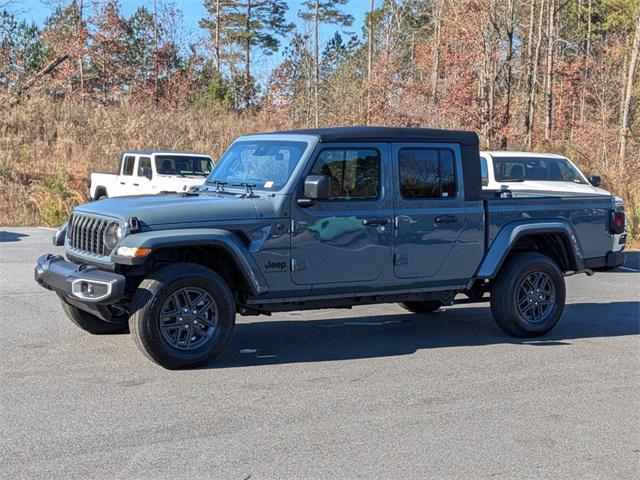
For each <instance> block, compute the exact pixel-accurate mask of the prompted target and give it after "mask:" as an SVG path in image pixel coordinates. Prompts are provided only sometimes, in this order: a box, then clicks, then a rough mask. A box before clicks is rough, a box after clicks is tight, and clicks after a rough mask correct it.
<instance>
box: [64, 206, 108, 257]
mask: <svg viewBox="0 0 640 480" xmlns="http://www.w3.org/2000/svg"><path fill="white" fill-rule="evenodd" d="M114 223H118V222H115V221H113V220H107V219H104V218H99V217H93V216H90V215H82V214H78V213H74V214H73V215H71V218H69V226H68V228H67V244H68V246H69V247H70V248H71V249H73V250H75V251H77V252H80V253H84V254H89V255H97V256H100V257H104V256H105V255H109V254H110V253H111V250H109V249H108V248H107V246H106V245H105V242H104V234H105V232H106V231H107V227H108V226H109V225H112V224H114Z"/></svg>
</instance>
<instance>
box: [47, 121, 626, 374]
mask: <svg viewBox="0 0 640 480" xmlns="http://www.w3.org/2000/svg"><path fill="white" fill-rule="evenodd" d="M481 177H482V174H481V162H480V155H479V149H478V137H477V135H476V134H475V133H473V132H461V131H449V130H434V129H414V128H374V127H349V128H346V127H345V128H334V129H311V130H293V131H285V132H274V133H267V134H258V135H247V136H242V137H239V138H238V139H236V140H235V141H234V142H233V143H232V144H231V145H230V146H229V148H228V149H227V151H226V152H225V154H224V155H223V156H222V157H221V159H220V161H219V163H218V165H217V167H216V168H215V170H213V171H212V172H211V174H210V175H209V177H208V178H207V180H206V181H205V182H204V183H203V184H202V185H201V186H198V187H194V188H191V189H189V190H187V191H183V192H180V193H174V194H167V195H160V196H152V195H146V196H139V197H127V198H110V199H106V200H104V201H101V202H95V203H89V204H86V205H81V206H78V207H77V208H76V209H74V211H73V213H72V215H71V217H70V218H69V221H68V222H67V224H66V225H65V226H63V227H62V228H61V229H60V231H59V232H58V234H57V235H56V238H55V240H54V241H55V243H56V244H57V245H64V248H65V256H66V258H65V257H63V256H60V255H52V254H45V255H43V256H41V257H40V258H39V259H38V261H37V264H36V267H35V278H36V281H37V282H38V283H40V284H41V285H42V286H44V287H45V288H48V289H50V290H53V291H54V292H56V294H57V295H58V296H59V297H60V299H61V303H62V308H63V309H64V310H65V312H66V313H67V316H68V317H69V318H70V319H71V321H73V322H74V323H75V324H76V325H78V326H79V327H81V328H83V329H84V330H86V331H89V332H91V333H114V332H122V331H131V333H132V335H133V336H134V337H135V339H136V344H137V345H138V346H139V347H140V349H141V351H142V352H143V353H144V354H145V355H146V356H147V357H149V358H150V359H152V360H153V361H155V362H157V363H159V364H160V365H162V366H164V367H167V368H183V367H189V366H193V365H197V364H200V363H203V362H206V361H209V360H210V359H212V358H214V357H215V356H216V355H218V354H219V353H220V352H221V351H222V349H223V348H224V346H225V345H226V343H227V342H228V340H229V338H230V335H231V332H232V330H233V326H234V324H235V319H236V314H237V313H239V314H241V315H269V314H271V313H272V312H278V311H287V310H307V309H317V308H337V307H342V308H350V307H352V306H355V305H363V304H372V303H392V302H397V303H400V304H401V305H402V306H403V307H404V308H405V309H406V310H408V311H410V312H412V313H417V314H428V313H430V312H433V311H435V310H438V309H440V308H444V307H446V306H449V305H453V304H455V303H457V302H459V301H460V297H463V299H464V301H466V302H486V301H489V302H490V305H491V313H492V315H493V317H494V319H495V320H496V322H497V324H498V325H499V326H500V328H502V329H503V330H504V331H505V332H507V333H508V334H510V335H514V336H520V337H535V336H539V335H544V334H545V333H546V332H548V331H550V330H551V329H552V328H553V327H554V326H555V325H556V323H557V322H558V321H559V319H560V317H561V315H562V311H563V308H564V303H565V295H566V291H565V285H564V276H566V275H571V274H575V273H587V274H589V275H591V274H592V273H593V271H594V270H596V269H599V268H605V267H609V268H613V267H616V266H618V265H621V264H622V263H623V262H624V252H622V251H621V250H616V249H615V248H614V244H615V239H616V237H615V235H616V234H619V233H621V231H622V230H623V229H624V213H623V212H620V211H618V210H616V208H615V203H614V199H613V197H612V196H610V195H609V196H607V195H594V194H585V195H583V194H580V195H575V194H574V195H566V194H564V193H562V192H560V193H548V192H547V193H545V194H544V195H539V196H523V197H518V196H509V197H504V196H502V195H501V194H500V192H483V190H482V182H481Z"/></svg>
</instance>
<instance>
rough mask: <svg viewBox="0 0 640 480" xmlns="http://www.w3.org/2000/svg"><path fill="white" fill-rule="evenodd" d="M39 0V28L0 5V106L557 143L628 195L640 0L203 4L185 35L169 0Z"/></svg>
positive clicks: (250, 0)
mask: <svg viewBox="0 0 640 480" xmlns="http://www.w3.org/2000/svg"><path fill="white" fill-rule="evenodd" d="M47 1H48V2H49V5H50V6H51V15H50V16H49V18H47V20H46V21H45V22H44V23H43V24H42V25H35V24H32V23H29V22H25V21H23V20H20V19H19V17H17V16H16V13H15V12H16V11H17V10H18V8H19V4H18V3H10V4H9V5H8V6H7V7H6V9H5V10H4V11H3V12H2V13H1V14H0V95H1V96H2V98H3V99H5V100H6V101H5V100H3V105H4V106H5V107H6V106H7V105H11V106H12V107H11V108H19V105H20V104H21V103H23V102H28V101H29V96H36V95H37V96H42V95H44V96H46V97H48V98H50V99H52V100H51V101H54V102H64V103H69V102H71V103H74V102H78V103H82V105H83V106H84V108H89V107H88V106H91V105H95V106H96V108H111V107H113V108H115V106H117V105H122V104H123V102H124V103H126V104H128V105H144V106H146V107H148V108H162V109H164V110H165V111H166V110H167V109H185V108H187V109H193V111H194V114H197V112H204V111H206V112H208V113H211V112H216V113H217V114H219V115H231V116H232V117H233V116H234V115H235V116H242V117H243V118H244V119H246V118H247V117H251V116H254V117H256V118H258V117H260V116H263V117H264V116H265V115H266V116H268V118H271V119H278V120H277V124H278V125H282V124H285V125H286V126H291V127H312V126H327V125H343V124H376V125H411V126H431V127H443V128H461V129H467V130H476V131H478V132H479V133H480V135H481V139H482V146H483V147H484V148H495V149H504V148H508V149H516V150H520V149H527V150H528V149H537V150H544V151H557V152H563V153H566V154H567V155H569V156H570V157H571V158H573V159H575V160H576V161H577V162H578V163H579V164H581V165H582V166H583V167H585V168H587V169H588V170H589V171H590V173H594V174H601V175H603V176H605V178H606V180H607V181H608V182H609V184H610V185H614V186H615V187H616V188H618V189H619V190H625V191H620V193H621V194H623V195H624V196H625V198H627V199H628V200H629V201H630V203H631V204H633V205H636V204H638V203H640V192H638V190H640V186H639V185H638V182H639V180H638V179H639V178H640V150H639V149H640V142H639V141H638V136H639V134H640V112H639V111H638V98H639V97H640V86H639V82H638V70H639V67H638V63H639V58H638V57H639V50H640V6H639V4H640V2H638V0H375V1H374V0H351V1H352V2H355V1H362V2H366V4H367V6H368V7H369V8H368V13H367V14H366V17H365V18H361V19H355V18H354V17H353V15H352V14H351V13H350V8H349V7H350V3H349V1H348V0H304V1H302V2H300V3H299V4H298V5H299V7H300V10H299V11H298V12H289V13H290V14H289V15H287V12H288V8H289V3H288V2H286V1H284V0H203V2H204V6H205V10H206V15H205V16H204V17H203V18H201V19H200V20H199V26H200V30H201V32H200V36H199V37H198V38H194V37H193V35H187V33H186V29H185V22H184V18H183V17H184V16H185V15H192V13H191V12H187V11H181V9H180V7H179V5H180V3H172V2H171V1H169V0H149V2H148V3H147V5H146V6H143V7H140V8H138V10H137V11H135V13H134V14H133V15H131V16H130V17H126V16H124V15H123V13H122V10H121V7H120V5H119V3H118V2H117V1H116V0H96V1H93V0H47ZM291 13H294V14H295V15H291ZM287 18H289V19H291V18H295V21H293V22H292V21H288V20H287ZM356 20H359V22H356ZM356 23H357V24H358V25H361V26H360V27H358V28H356V27H355V26H354V25H355V24H356ZM327 25H332V26H333V27H332V28H331V29H330V30H331V31H335V34H334V35H331V36H329V38H324V39H323V38H322V35H321V33H322V32H323V31H325V32H326V31H327V30H328V29H327V28H326V26H327ZM276 53H277V54H278V56H277V58H278V59H279V62H278V64H277V65H276V66H275V68H273V69H271V70H270V71H268V72H265V71H263V70H264V67H263V65H264V61H263V60H264V59H265V58H267V57H268V56H270V55H271V56H272V55H273V54H276ZM272 58H273V57H272ZM56 62H58V63H57V64H56ZM265 79H266V80H265ZM256 124H260V125H262V124H261V123H256ZM153 144H154V143H153V139H149V145H153ZM123 147H125V146H124V145H123ZM634 199H635V200H634Z"/></svg>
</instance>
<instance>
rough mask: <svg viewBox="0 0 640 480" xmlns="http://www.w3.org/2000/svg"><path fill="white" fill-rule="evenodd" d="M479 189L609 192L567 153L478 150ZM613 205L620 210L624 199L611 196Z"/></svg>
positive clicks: (619, 238) (621, 237) (619, 243)
mask: <svg viewBox="0 0 640 480" xmlns="http://www.w3.org/2000/svg"><path fill="white" fill-rule="evenodd" d="M480 166H481V172H482V189H483V190H504V191H508V192H510V195H511V194H513V195H518V196H539V195H541V194H544V193H549V194H557V193H567V194H574V195H581V194H586V195H593V194H600V195H606V196H609V195H611V193H609V192H608V191H607V190H604V189H603V188H599V187H600V183H601V179H600V177H598V176H591V177H587V176H586V175H585V174H584V173H582V172H581V171H580V169H579V168H578V167H577V166H576V165H575V164H574V163H573V162H572V161H571V160H569V159H568V158H567V157H563V156H562V155H556V154H553V153H533V152H485V151H482V152H480ZM614 203H615V209H616V210H617V211H620V212H624V201H623V200H622V198H620V197H618V196H614ZM626 237H627V232H626V220H625V231H624V232H623V233H621V234H616V235H614V238H615V242H614V243H615V245H616V247H615V248H616V249H619V250H621V249H622V248H623V247H624V244H625V241H626Z"/></svg>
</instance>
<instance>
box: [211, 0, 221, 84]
mask: <svg viewBox="0 0 640 480" xmlns="http://www.w3.org/2000/svg"><path fill="white" fill-rule="evenodd" d="M213 48H214V55H215V59H216V73H217V74H218V75H220V0H216V28H215V32H214V46H213Z"/></svg>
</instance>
